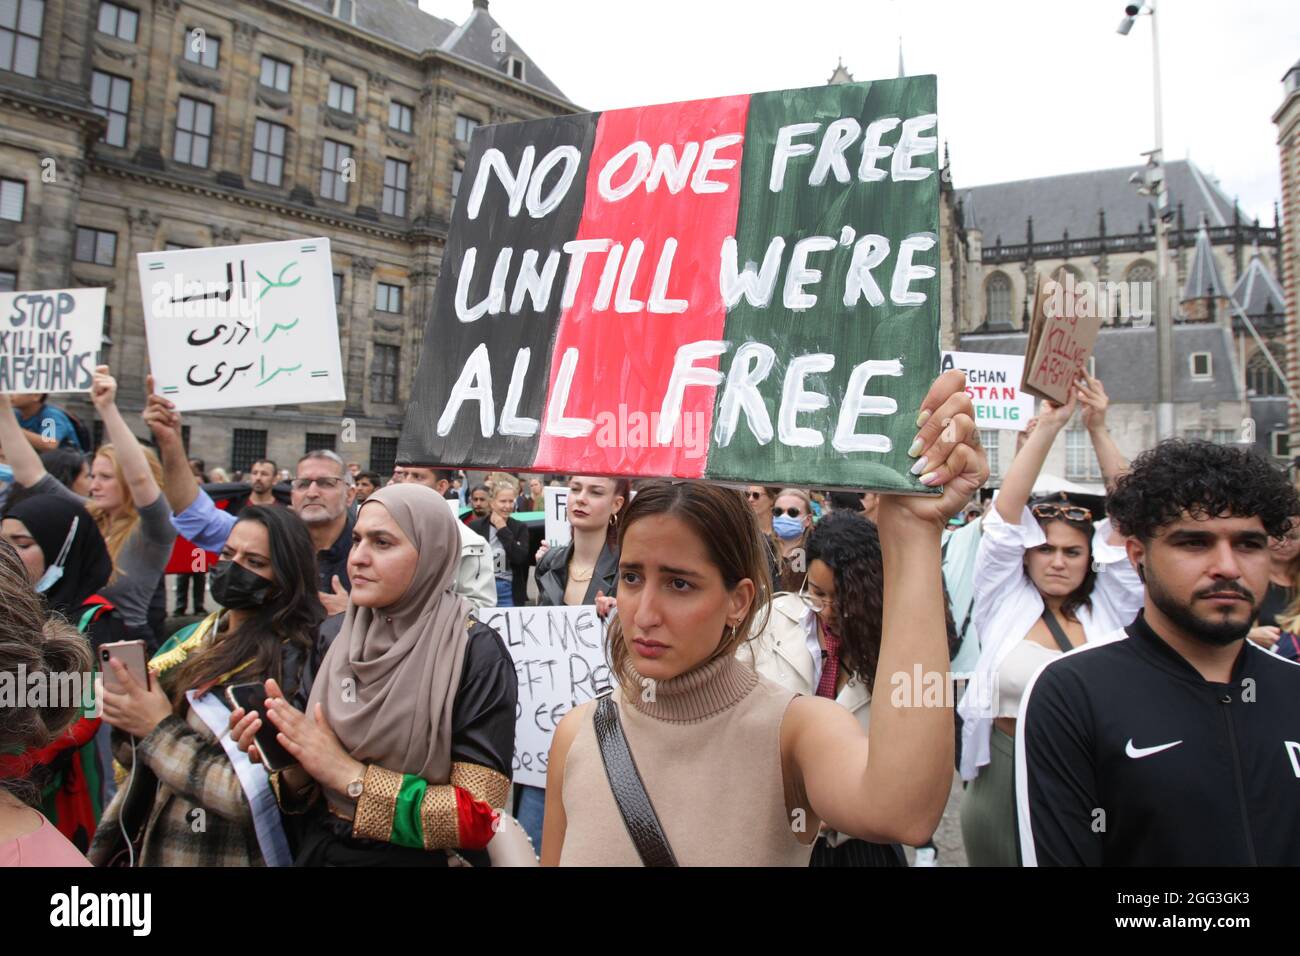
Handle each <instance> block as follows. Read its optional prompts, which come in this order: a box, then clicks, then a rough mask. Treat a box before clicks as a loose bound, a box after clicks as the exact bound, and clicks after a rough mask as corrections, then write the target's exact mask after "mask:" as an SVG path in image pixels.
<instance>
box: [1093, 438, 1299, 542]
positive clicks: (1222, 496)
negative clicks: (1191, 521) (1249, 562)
mask: <svg viewBox="0 0 1300 956" xmlns="http://www.w3.org/2000/svg"><path fill="white" fill-rule="evenodd" d="M1106 510H1107V512H1108V513H1109V514H1110V517H1111V521H1112V522H1114V524H1115V527H1117V528H1118V529H1119V530H1120V533H1121V534H1126V535H1131V536H1133V537H1135V538H1137V539H1138V540H1140V541H1150V540H1151V539H1152V538H1153V537H1155V536H1156V534H1158V533H1159V532H1160V530H1161V529H1162V528H1164V527H1165V526H1166V525H1169V524H1171V523H1172V522H1174V521H1177V520H1178V519H1179V518H1180V517H1182V515H1183V514H1190V515H1195V516H1217V515H1225V514H1226V515H1232V516H1233V517H1238V518H1250V517H1258V518H1259V520H1260V521H1261V522H1262V523H1263V525H1264V530H1265V531H1266V532H1268V534H1269V535H1270V536H1272V537H1280V536H1281V535H1283V534H1285V533H1286V530H1287V528H1288V526H1289V525H1290V523H1291V519H1292V518H1293V517H1294V516H1296V515H1300V495H1297V493H1296V489H1295V487H1294V486H1293V485H1292V484H1291V482H1290V481H1288V480H1287V477H1286V475H1285V474H1284V473H1283V472H1282V471H1280V470H1279V469H1278V468H1276V467H1275V466H1274V465H1273V464H1272V463H1271V462H1269V461H1268V460H1267V459H1265V458H1264V457H1263V456H1261V455H1259V454H1257V453H1255V452H1254V451H1252V450H1250V449H1247V448H1241V447H1235V446H1233V445H1216V444H1213V443H1211V442H1206V441H1183V440H1182V439H1176V438H1175V439H1169V440H1168V441H1163V442H1161V443H1160V444H1158V445H1156V446H1155V447H1154V448H1151V449H1148V450H1147V451H1144V452H1143V453H1142V454H1140V455H1138V457H1137V459H1136V460H1135V461H1134V462H1133V467H1132V468H1131V469H1130V470H1129V472H1128V473H1127V474H1125V475H1121V476H1120V478H1119V480H1118V481H1117V482H1116V483H1115V490H1114V491H1113V492H1112V493H1111V496H1110V498H1109V500H1108V501H1107V504H1106Z"/></svg>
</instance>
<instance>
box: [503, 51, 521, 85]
mask: <svg viewBox="0 0 1300 956" xmlns="http://www.w3.org/2000/svg"><path fill="white" fill-rule="evenodd" d="M506 72H507V73H509V74H510V75H511V76H512V77H514V78H515V79H516V80H520V81H521V82H522V80H523V78H524V61H523V60H521V59H519V57H517V56H512V57H511V58H510V59H509V60H508V61H507V62H506Z"/></svg>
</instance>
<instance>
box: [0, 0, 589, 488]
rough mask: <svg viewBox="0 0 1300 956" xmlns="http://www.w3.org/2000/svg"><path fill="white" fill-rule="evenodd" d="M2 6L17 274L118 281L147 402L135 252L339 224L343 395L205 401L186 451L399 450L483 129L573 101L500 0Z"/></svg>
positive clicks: (108, 342)
mask: <svg viewBox="0 0 1300 956" xmlns="http://www.w3.org/2000/svg"><path fill="white" fill-rule="evenodd" d="M5 6H8V7H11V8H14V9H15V14H16V16H15V19H14V22H13V23H6V22H3V20H0V170H2V172H0V176H3V179H4V185H3V190H4V191H3V195H2V196H0V200H2V203H0V205H2V206H3V208H2V209H0V289H4V288H17V289H20V290H21V289H42V288H44V289H50V288H69V287H89V286H103V287H105V288H106V289H107V290H108V292H107V303H108V311H107V315H106V322H105V330H104V331H105V341H104V351H103V358H104V360H105V361H107V362H108V363H109V364H110V365H111V366H112V368H113V371H114V373H115V374H116V375H117V377H118V379H119V382H120V399H119V400H120V403H121V405H122V406H123V409H124V411H126V412H127V414H128V420H133V416H132V415H131V412H132V410H138V409H139V408H140V407H141V406H142V405H143V397H144V376H145V374H146V371H147V367H148V353H147V348H146V344H145V338H144V329H143V318H142V316H143V312H142V305H141V300H140V285H139V278H138V274H137V270H136V265H135V260H136V255H137V254H138V253H142V252H150V251H156V250H163V249H170V248H181V247H202V246H216V245H228V244H236V243H253V242H269V241H277V240H284V239H292V238H303V237H320V236H323V237H327V238H328V239H329V240H330V245H331V252H332V255H333V265H334V283H335V299H336V303H337V310H338V317H339V330H340V341H341V348H342V356H343V368H344V374H345V380H346V386H347V396H348V399H347V401H346V402H342V403H336V404H334V405H319V404H312V405H304V406H300V407H297V406H288V407H286V406H280V407H277V408H269V409H240V410H233V411H228V412H201V413H198V412H196V413H192V414H188V415H186V416H185V419H186V422H187V424H188V427H189V432H188V438H189V445H190V450H191V453H192V454H195V455H198V456H200V457H203V458H204V459H205V460H206V461H207V462H208V463H209V464H212V465H215V464H223V465H233V467H235V468H245V467H247V465H248V464H249V463H250V462H251V460H252V459H253V458H255V457H262V456H269V457H272V458H275V459H276V460H277V461H279V462H280V463H281V464H282V466H288V467H292V463H293V462H294V461H295V460H296V459H297V458H298V457H299V456H300V455H301V454H303V452H304V451H306V450H308V449H310V448H316V447H330V448H333V449H335V450H336V451H338V453H339V454H340V455H342V456H343V457H344V458H345V459H347V460H349V461H357V462H359V463H360V464H361V465H362V466H363V467H374V468H376V469H379V470H387V469H389V468H391V463H392V459H393V455H394V453H395V450H396V440H397V436H398V433H399V431H400V426H401V419H402V413H403V409H404V406H405V403H406V400H407V396H408V395H409V393H410V384H411V379H412V378H413V376H414V374H415V370H416V365H417V362H418V359H419V354H420V349H421V344H422V343H421V340H422V337H423V332H424V322H423V320H424V318H426V317H427V315H428V311H429V308H430V303H431V301H432V296H433V289H434V284H435V282H436V280H437V277H438V272H439V269H440V266H441V257H442V249H443V246H444V243H445V240H446V235H447V224H448V222H449V220H450V215H451V207H452V203H453V200H454V193H455V190H456V189H457V187H458V184H459V178H460V173H461V170H462V169H463V162H464V158H465V156H466V153H467V150H468V140H469V138H470V134H471V133H472V131H473V129H474V128H475V126H476V125H486V124H490V123H500V122H508V121H512V120H520V119H533V118H538V117H545V116H553V115H559V114H564V113H570V112H574V111H575V110H577V109H578V107H576V106H575V105H574V104H573V103H571V102H570V101H569V100H568V99H567V97H565V95H564V94H563V93H562V92H561V91H560V90H559V89H558V88H556V86H555V85H554V84H553V83H552V82H551V81H550V80H549V78H547V76H546V75H545V73H544V72H543V71H542V70H541V68H540V67H539V66H538V65H537V64H536V63H534V62H533V61H532V60H531V59H530V58H529V57H528V56H527V54H526V53H525V52H524V51H523V50H522V49H521V48H520V47H519V45H518V44H517V43H516V42H515V41H514V40H513V39H512V38H511V37H510V35H509V34H508V33H507V32H506V31H505V29H504V28H502V27H501V26H500V25H499V24H498V23H497V22H496V21H495V20H494V19H493V17H492V15H491V13H490V12H489V9H488V2H487V0H473V3H472V6H471V7H470V8H469V9H468V11H467V18H466V19H465V20H464V21H463V22H461V23H459V24H456V23H452V22H449V21H447V20H443V19H441V18H439V17H435V16H431V15H429V14H426V13H424V12H423V11H421V10H420V9H419V8H418V6H417V5H416V3H415V0H231V2H228V3H225V4H221V5H214V4H210V3H197V2H195V3H191V2H185V0H121V2H112V3H110V2H101V0H16V2H11V3H9V4H6V5H5ZM5 34H8V36H5ZM6 49H8V50H10V51H12V52H11V53H10V54H8V59H5V56H6V54H5V50H6ZM68 404H69V406H70V407H71V408H73V409H74V410H75V411H78V412H81V413H83V414H84V417H85V418H86V420H87V421H89V420H90V418H91V417H92V416H91V413H90V409H89V406H88V405H87V404H86V403H85V402H84V401H80V400H74V401H71V402H69V403H68ZM134 420H135V421H138V419H134ZM139 432H140V433H141V434H144V428H143V425H141V426H140V428H139Z"/></svg>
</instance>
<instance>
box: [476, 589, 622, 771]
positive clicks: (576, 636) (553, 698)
mask: <svg viewBox="0 0 1300 956" xmlns="http://www.w3.org/2000/svg"><path fill="white" fill-rule="evenodd" d="M478 618H479V620H480V621H482V622H483V623H484V624H487V625H488V626H490V627H493V628H495V629H496V631H497V633H498V634H500V635H501V638H502V640H504V641H505V642H506V647H507V648H508V649H509V650H510V656H511V657H512V658H514V662H515V674H516V675H517V676H518V678H519V703H518V705H517V706H516V709H515V759H514V768H513V770H514V773H513V776H514V781H515V783H525V784H528V785H530V786H534V787H544V786H546V759H547V755H548V754H549V753H550V750H551V737H552V735H553V734H554V733H555V725H556V724H558V723H559V722H560V720H561V718H563V717H564V715H565V714H567V713H568V712H569V711H570V710H572V709H573V708H574V707H577V706H578V705H579V704H581V703H583V702H584V701H588V700H594V699H595V698H597V697H599V696H600V695H601V694H603V693H605V692H606V691H607V690H609V689H610V687H612V686H613V678H612V677H611V675H610V670H609V665H608V664H606V663H605V637H604V635H605V628H604V623H603V622H602V621H601V620H600V618H598V617H597V616H596V609H595V608H594V607H585V606H584V607H516V608H484V609H483V610H481V611H479V612H478Z"/></svg>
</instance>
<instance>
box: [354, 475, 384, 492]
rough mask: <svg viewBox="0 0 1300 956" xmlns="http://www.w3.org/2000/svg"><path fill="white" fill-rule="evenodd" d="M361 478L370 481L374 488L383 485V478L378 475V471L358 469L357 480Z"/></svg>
mask: <svg viewBox="0 0 1300 956" xmlns="http://www.w3.org/2000/svg"><path fill="white" fill-rule="evenodd" d="M362 478H364V479H365V480H366V481H368V482H370V483H371V484H372V485H374V486H375V487H376V488H381V487H383V484H384V479H382V478H380V477H379V473H378V472H374V471H359V472H357V481H360V480H361V479H362Z"/></svg>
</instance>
